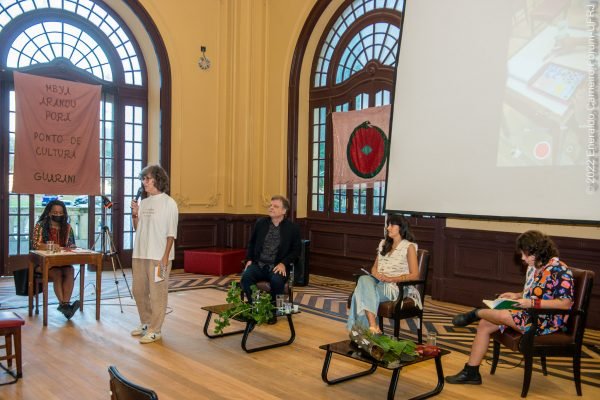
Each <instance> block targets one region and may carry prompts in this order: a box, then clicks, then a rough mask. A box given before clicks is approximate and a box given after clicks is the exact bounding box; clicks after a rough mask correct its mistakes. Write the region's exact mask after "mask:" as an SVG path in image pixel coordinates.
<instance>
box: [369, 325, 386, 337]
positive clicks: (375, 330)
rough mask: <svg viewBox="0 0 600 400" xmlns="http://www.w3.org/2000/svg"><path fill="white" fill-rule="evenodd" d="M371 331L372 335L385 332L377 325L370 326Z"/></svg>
mask: <svg viewBox="0 0 600 400" xmlns="http://www.w3.org/2000/svg"><path fill="white" fill-rule="evenodd" d="M369 332H371V334H372V335H381V334H382V333H383V332H381V330H379V328H378V327H376V326H370V327H369Z"/></svg>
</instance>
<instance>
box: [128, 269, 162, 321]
mask: <svg viewBox="0 0 600 400" xmlns="http://www.w3.org/2000/svg"><path fill="white" fill-rule="evenodd" d="M158 263H159V262H158V260H146V259H141V258H133V259H132V260H131V269H132V270H133V271H132V272H133V298H134V299H135V303H136V305H137V309H138V313H139V314H140V322H141V323H142V324H147V325H148V332H160V329H161V327H162V324H163V321H164V320H165V313H166V311H167V300H168V295H169V275H170V273H171V265H172V262H171V261H169V264H168V265H167V272H166V274H165V279H164V280H162V281H160V282H154V267H155V266H157V265H158Z"/></svg>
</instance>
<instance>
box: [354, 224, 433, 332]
mask: <svg viewBox="0 0 600 400" xmlns="http://www.w3.org/2000/svg"><path fill="white" fill-rule="evenodd" d="M414 240H415V238H414V236H413V234H412V232H411V231H410V227H409V224H408V221H407V220H406V218H404V217H403V216H401V215H395V214H393V215H389V216H388V218H387V227H386V234H385V239H384V240H382V241H381V242H380V243H379V247H378V249H377V258H376V259H375V262H374V263H373V267H372V268H371V274H372V275H365V276H361V277H360V278H359V280H358V283H357V285H356V289H355V290H354V294H353V295H352V304H351V306H350V312H349V313H348V323H347V327H348V330H351V329H352V327H353V326H354V325H357V326H362V327H363V328H367V327H368V328H369V330H370V331H371V332H372V333H375V334H380V333H381V331H380V330H379V325H378V323H377V309H378V308H379V303H382V302H385V301H395V300H396V299H397V298H398V296H399V295H400V293H399V291H400V290H399V288H398V285H396V282H401V281H410V280H415V279H418V278H419V265H418V261H417V244H416V243H414ZM402 296H403V297H402V298H406V297H410V298H412V299H414V301H415V304H416V305H417V306H418V307H419V308H423V306H422V302H421V297H420V295H419V292H418V291H417V289H416V288H415V287H414V286H405V287H404V293H403V294H402Z"/></svg>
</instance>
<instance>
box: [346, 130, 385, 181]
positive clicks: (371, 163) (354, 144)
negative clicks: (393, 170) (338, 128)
mask: <svg viewBox="0 0 600 400" xmlns="http://www.w3.org/2000/svg"><path fill="white" fill-rule="evenodd" d="M346 152H347V157H348V165H349V166H350V169H352V171H353V172H354V173H355V174H356V175H358V176H360V177H361V178H372V177H374V176H376V175H377V174H378V173H379V171H381V169H382V168H383V166H384V165H385V161H386V160H387V157H388V139H387V137H386V136H385V133H384V132H383V131H382V130H381V129H380V128H379V127H377V126H374V125H371V124H370V123H369V122H368V121H367V122H363V123H362V124H360V125H359V126H357V127H356V128H354V131H352V134H351V135H350V139H348V146H347V149H346Z"/></svg>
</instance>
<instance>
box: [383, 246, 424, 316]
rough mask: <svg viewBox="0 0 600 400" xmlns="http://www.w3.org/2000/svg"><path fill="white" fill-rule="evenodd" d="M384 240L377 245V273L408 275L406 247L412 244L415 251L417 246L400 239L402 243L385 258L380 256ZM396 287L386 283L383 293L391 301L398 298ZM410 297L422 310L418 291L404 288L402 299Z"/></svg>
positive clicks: (394, 284) (411, 287) (412, 288)
mask: <svg viewBox="0 0 600 400" xmlns="http://www.w3.org/2000/svg"><path fill="white" fill-rule="evenodd" d="M384 243H385V240H382V241H381V242H380V243H379V247H378V248H377V271H379V272H380V273H382V274H384V275H387V276H394V277H395V276H401V275H408V274H409V273H410V268H409V267H408V247H409V246H410V245H411V244H412V245H413V246H415V251H416V250H418V245H417V244H416V243H413V242H409V241H408V240H406V239H402V241H401V242H400V243H399V244H398V247H396V250H394V251H390V252H388V253H387V254H386V255H385V256H382V255H381V249H382V248H383V245H384ZM399 291H400V290H399V288H398V285H396V283H394V282H386V283H385V288H384V293H385V294H386V296H388V297H389V298H390V299H392V300H396V299H397V298H398V295H399V294H400V293H399ZM405 297H410V298H412V299H413V300H414V301H415V304H416V305H417V307H419V308H420V309H422V308H423V305H422V301H421V296H420V294H419V291H418V290H417V288H416V287H414V286H405V287H404V293H403V298H405Z"/></svg>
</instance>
